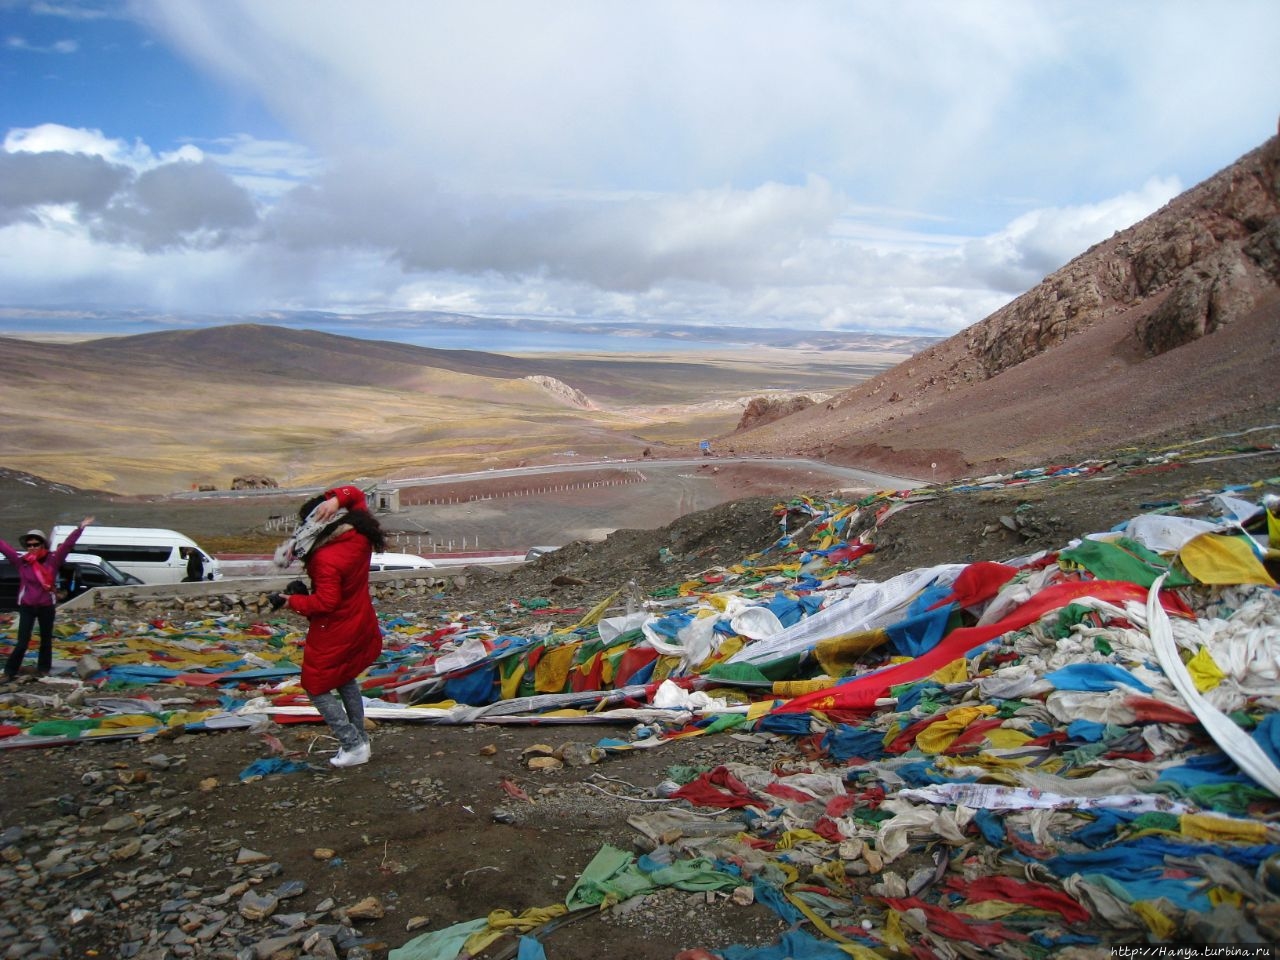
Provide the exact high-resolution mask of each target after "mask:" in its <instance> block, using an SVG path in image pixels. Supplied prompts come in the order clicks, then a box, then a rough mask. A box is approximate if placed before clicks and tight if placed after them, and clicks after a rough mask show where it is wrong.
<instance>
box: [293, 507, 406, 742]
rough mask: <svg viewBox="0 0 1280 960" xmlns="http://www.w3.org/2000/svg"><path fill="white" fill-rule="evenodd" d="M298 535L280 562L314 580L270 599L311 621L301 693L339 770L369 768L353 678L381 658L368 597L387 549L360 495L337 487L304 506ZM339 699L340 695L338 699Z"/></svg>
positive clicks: (361, 712)
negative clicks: (323, 728)
mask: <svg viewBox="0 0 1280 960" xmlns="http://www.w3.org/2000/svg"><path fill="white" fill-rule="evenodd" d="M298 517H299V519H300V520H301V521H302V523H301V525H300V526H299V527H298V530H297V532H296V533H295V534H294V535H293V537H292V539H290V540H289V542H288V543H287V544H285V546H284V547H282V548H281V551H280V555H279V557H278V558H277V559H278V560H284V561H285V562H286V563H287V562H291V561H292V560H294V559H299V560H301V561H302V562H303V564H304V565H305V567H306V570H307V576H308V577H309V578H310V579H311V590H310V592H309V593H308V592H306V589H307V588H306V584H304V583H302V581H294V583H292V584H290V585H289V587H290V589H288V590H286V592H285V593H282V594H281V593H277V594H272V595H271V598H270V599H271V605H272V607H274V608H276V609H279V608H280V607H281V606H284V605H286V604H287V605H288V607H289V609H290V610H292V611H294V612H295V613H299V614H301V615H302V616H304V617H306V618H307V619H308V620H309V621H310V626H309V627H308V628H307V639H306V643H305V646H304V648H303V653H302V689H304V690H305V691H307V696H309V697H310V698H311V702H312V703H313V704H314V705H315V708H316V710H318V711H319V712H320V716H322V717H323V718H324V721H325V723H327V724H328V725H329V729H330V730H332V731H333V734H334V736H336V737H337V738H338V744H339V746H340V749H339V750H338V753H337V755H336V756H334V757H331V758H330V760H329V762H330V763H331V764H333V765H334V766H335V767H354V766H357V765H358V764H361V763H367V762H368V760H369V757H370V754H371V749H370V744H369V737H368V736H367V735H366V734H365V731H364V700H363V698H362V696H361V694H360V685H359V684H358V683H357V682H356V677H358V676H359V675H360V674H362V673H363V672H364V671H365V670H367V669H368V668H369V666H370V665H371V664H372V663H373V662H374V661H375V660H377V659H378V655H379V654H380V653H382V630H381V628H380V627H379V625H378V615H377V613H376V612H375V611H374V609H373V601H372V600H371V599H370V597H369V558H370V556H371V555H372V554H373V553H374V551H382V550H384V549H386V542H385V539H384V536H383V533H382V527H381V525H380V524H379V523H378V521H377V518H375V517H374V516H373V514H371V513H369V511H368V508H367V507H366V504H365V499H364V494H363V493H361V491H360V490H359V488H357V487H337V488H335V489H334V490H330V491H327V492H326V493H325V494H323V495H322V496H319V497H315V498H313V499H312V500H309V501H307V502H306V503H304V504H303V505H302V509H301V510H299V512H298ZM335 691H336V693H335Z"/></svg>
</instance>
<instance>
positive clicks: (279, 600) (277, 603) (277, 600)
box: [267, 593, 288, 610]
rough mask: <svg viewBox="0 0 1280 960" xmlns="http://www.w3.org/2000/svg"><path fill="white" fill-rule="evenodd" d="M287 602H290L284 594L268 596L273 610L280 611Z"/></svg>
mask: <svg viewBox="0 0 1280 960" xmlns="http://www.w3.org/2000/svg"><path fill="white" fill-rule="evenodd" d="M287 600H288V597H286V596H285V595H284V594H283V593H268V594H267V603H269V604H271V609H272V610H279V609H280V608H281V607H283V606H284V605H285V602H286V601H287Z"/></svg>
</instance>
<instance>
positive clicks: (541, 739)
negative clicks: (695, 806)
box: [0, 418, 1280, 960]
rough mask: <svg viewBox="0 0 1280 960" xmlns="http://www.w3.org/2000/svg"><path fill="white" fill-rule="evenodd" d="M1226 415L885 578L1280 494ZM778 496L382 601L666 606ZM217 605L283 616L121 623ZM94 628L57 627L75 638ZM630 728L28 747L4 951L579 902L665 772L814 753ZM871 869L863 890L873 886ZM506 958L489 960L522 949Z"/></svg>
mask: <svg viewBox="0 0 1280 960" xmlns="http://www.w3.org/2000/svg"><path fill="white" fill-rule="evenodd" d="M1215 426H1216V428H1217V429H1218V430H1219V431H1220V432H1219V433H1218V434H1216V435H1206V436H1188V435H1168V436H1166V437H1164V438H1163V442H1162V444H1161V445H1160V447H1159V449H1146V450H1143V451H1129V452H1126V451H1115V452H1114V455H1113V456H1112V457H1111V458H1109V459H1108V460H1107V461H1106V463H1107V465H1108V466H1107V469H1106V470H1104V471H1102V472H1101V473H1099V474H1096V475H1092V476H1091V477H1089V478H1080V477H1076V478H1064V479H1062V480H1060V481H1054V482H1049V483H1040V484H1035V485H1030V486H1020V485H1014V486H1008V487H1004V488H1002V489H990V490H977V489H964V488H959V489H955V490H939V491H937V492H936V495H935V496H933V497H932V498H930V499H928V500H925V501H922V502H920V503H919V504H917V505H916V506H915V507H913V508H912V509H909V510H905V511H903V512H901V513H898V514H895V515H894V516H893V517H891V518H890V519H889V520H887V521H886V522H885V523H884V524H883V525H882V526H881V527H880V529H879V531H878V533H877V537H876V541H877V547H876V551H875V554H874V555H873V556H874V559H873V560H872V561H871V562H870V563H869V565H868V566H867V567H866V573H867V574H868V575H871V576H874V577H876V578H879V579H886V578H888V577H891V576H893V575H894V574H896V573H899V572H901V571H904V570H910V569H913V568H915V567H918V566H924V565H930V564H933V563H936V562H972V561H975V560H984V559H994V560H1000V559H1005V558H1008V557H1010V556H1013V555H1024V554H1026V553H1027V552H1029V551H1032V550H1035V549H1038V548H1056V547H1059V546H1061V545H1063V544H1064V543H1066V542H1067V541H1069V540H1070V539H1071V538H1072V537H1074V536H1076V535H1079V534H1082V533H1086V532H1090V531H1097V530H1105V529H1109V528H1110V527H1111V526H1113V525H1114V524H1115V523H1117V522H1119V521H1121V520H1124V519H1127V518H1128V517H1130V516H1132V515H1135V514H1136V513H1139V512H1142V511H1143V510H1144V509H1150V508H1151V506H1152V505H1153V504H1167V503H1176V502H1180V501H1187V502H1192V501H1194V500H1196V498H1197V497H1198V496H1199V495H1202V494H1204V493H1205V492H1207V491H1215V490H1221V489H1226V488H1230V487H1233V486H1239V485H1242V484H1244V485H1249V486H1250V489H1251V490H1252V491H1253V492H1254V493H1256V494H1261V493H1264V492H1266V491H1267V490H1272V491H1277V490H1280V475H1278V474H1277V470H1278V469H1280V468H1278V467H1277V461H1276V456H1277V450H1280V426H1276V425H1275V424H1274V423H1272V424H1271V425H1264V424H1257V423H1253V422H1251V421H1249V420H1248V419H1238V418H1237V419H1226V420H1221V421H1219V422H1218V423H1216V424H1215ZM1162 451H1163V452H1162ZM1170 453H1173V454H1174V455H1173V456H1172V457H1171V456H1170ZM744 469H746V468H744ZM1267 478H1270V479H1267ZM813 492H814V493H818V491H813ZM778 503H779V500H778V498H776V497H761V498H756V499H746V500H740V501H735V502H730V503H726V504H723V505H722V506H719V507H716V508H714V509H712V510H708V511H702V512H698V513H695V514H691V515H689V516H687V517H684V518H681V519H680V520H679V521H677V522H676V523H674V524H671V525H670V526H667V527H662V528H657V529H650V530H640V529H623V530H619V531H617V532H615V533H614V534H612V535H610V536H609V537H607V538H606V539H605V540H604V541H603V542H600V543H595V544H588V543H579V544H571V545H570V546H568V547H566V548H564V549H562V550H560V551H557V552H555V553H553V554H550V555H548V556H546V557H544V558H542V559H541V560H539V561H537V562H535V563H532V564H529V565H526V566H524V567H522V568H520V569H519V570H518V571H515V572H513V573H510V574H501V573H497V572H493V571H489V570H486V569H484V568H479V567H472V568H468V569H465V570H462V571H456V572H453V573H451V574H449V575H447V576H445V577H443V578H442V579H441V580H440V581H439V587H438V589H437V590H435V591H428V592H426V593H425V594H424V593H423V592H421V591H409V590H405V591H400V592H398V593H397V592H394V591H392V592H390V593H383V594H381V599H380V600H379V603H380V608H381V611H382V613H383V614H384V616H385V617H387V618H389V619H391V620H407V621H409V622H412V623H417V624H419V629H422V630H429V629H431V627H432V626H433V625H439V624H443V623H446V622H448V621H450V620H456V619H457V618H459V617H462V618H464V619H468V620H474V621H476V622H480V621H484V622H488V623H492V624H493V625H494V627H495V629H497V630H499V631H500V632H503V633H529V632H534V633H537V632H541V631H546V630H548V629H554V628H555V627H557V626H565V625H569V624H571V623H573V622H574V621H576V620H577V619H578V618H579V617H581V615H582V613H583V612H584V611H585V610H586V609H589V607H590V606H592V605H593V604H595V603H597V602H599V601H600V599H601V598H603V597H606V596H608V595H610V594H612V593H614V592H615V591H618V590H620V589H622V590H623V591H624V592H623V594H622V596H630V597H637V596H640V595H647V594H650V593H652V592H654V591H660V590H661V589H662V588H663V587H665V586H669V585H671V584H674V583H678V582H680V581H682V580H685V579H688V578H690V577H693V576H695V575H697V574H699V573H701V572H704V571H707V570H709V569H710V570H714V569H716V568H719V567H722V566H725V565H731V564H733V563H734V562H736V561H737V560H739V559H741V558H742V557H745V556H747V555H750V554H752V553H755V552H757V551H759V550H762V549H764V548H765V547H767V546H769V545H770V544H771V543H773V542H774V541H775V540H776V539H777V537H778V536H779V533H780V530H781V527H780V518H779V515H778V513H777V512H776V511H775V509H774V507H775V506H776V505H777V504H778ZM631 582H634V584H635V587H634V589H632V591H631V592H630V593H627V592H626V591H627V585H628V584H629V583H631ZM535 598H536V599H538V600H539V601H540V603H530V602H528V601H531V600H533V599H535ZM616 603H618V604H622V603H623V601H622V600H621V599H619V600H617V601H616ZM97 615H98V616H101V615H102V614H101V613H99V614H97ZM210 615H217V616H219V617H220V621H219V622H220V623H221V624H222V626H221V629H227V630H230V631H231V632H232V633H234V632H235V631H236V630H239V629H249V628H250V627H251V625H252V623H253V622H254V621H255V620H256V619H258V618H259V617H260V616H265V615H266V614H265V611H262V612H259V613H254V612H253V611H252V610H249V611H242V613H241V614H239V615H235V614H232V615H230V618H229V617H228V614H227V612H226V611H225V610H221V609H220V610H216V611H214V610H204V611H201V610H195V611H192V610H191V609H189V608H183V607H176V606H175V607H168V608H166V607H165V606H164V605H163V604H162V603H161V604H159V605H155V604H152V605H150V606H145V607H140V608H137V609H133V610H122V609H116V610H113V611H111V612H110V613H109V614H108V616H109V617H110V619H111V621H112V622H113V623H114V624H115V625H116V627H117V628H119V629H124V630H126V631H128V630H138V631H140V632H141V633H145V632H146V631H147V630H148V629H150V628H149V627H148V626H147V625H148V624H153V625H154V624H160V625H163V624H174V625H176V626H177V627H178V628H179V630H181V624H182V623H184V622H186V619H188V618H190V617H192V616H195V617H196V618H197V620H198V619H199V618H201V617H206V616H210ZM83 616H87V615H81V614H76V615H72V614H70V612H67V613H65V614H64V615H63V618H62V619H63V622H64V625H65V626H66V627H67V628H68V629H72V630H74V629H76V628H77V627H78V625H79V622H80V620H79V618H81V617H83ZM112 693H114V695H116V696H121V697H125V696H139V695H147V696H150V697H154V698H156V699H158V700H162V701H163V702H165V703H166V704H168V705H169V707H170V708H171V709H185V708H189V707H193V706H197V705H198V704H199V703H200V702H202V700H203V699H204V698H205V696H207V695H205V694H202V693H200V692H199V691H193V690H192V689H190V688H183V687H164V686H156V685H151V686H149V687H146V688H135V689H131V690H118V691H113V692H112ZM84 695H85V690H84V688H82V687H80V685H79V684H78V682H77V681H76V680H75V679H74V676H72V677H70V678H67V679H52V680H49V681H45V682H44V683H39V684H23V685H20V686H19V687H18V688H17V690H15V691H11V692H10V693H9V694H7V695H4V694H0V697H3V698H4V700H5V702H6V703H7V704H8V706H7V709H9V710H14V709H15V708H17V709H21V704H22V702H23V701H22V698H24V697H41V698H45V699H46V700H49V699H52V700H54V701H56V700H59V699H65V700H66V701H67V702H68V703H69V704H72V703H74V702H76V698H77V697H79V698H83V697H84ZM97 695H99V696H100V695H101V693H99V694H97ZM634 735H635V733H634V731H630V730H629V729H628V727H626V726H623V727H617V726H611V725H608V724H594V725H590V724H589V725H582V724H573V725H566V726H556V725H533V726H519V725H502V724H496V725H475V726H463V727H456V726H433V725H429V724H428V725H422V724H412V723H409V724H401V723H395V722H381V723H378V724H377V725H376V729H375V730H374V733H373V736H374V743H375V751H376V752H375V757H374V760H373V762H371V763H370V764H369V765H368V766H366V767H361V768H357V769H355V770H351V771H346V772H343V773H341V774H339V773H337V772H335V771H332V770H329V769H328V768H327V766H326V765H325V764H324V762H323V757H324V755H326V754H327V753H328V749H327V747H326V743H325V741H324V738H323V729H322V728H317V727H315V726H313V725H309V724H306V725H301V726H295V725H278V724H274V723H268V724H265V725H263V726H260V727H256V728H250V729H233V730H228V731H225V732H217V731H207V732H195V733H182V732H178V733H176V734H173V735H166V736H160V737H156V736H153V735H148V736H144V737H142V738H138V739H133V738H128V737H125V738H123V739H119V740H110V739H108V740H105V741H102V742H95V743H83V744H78V745H71V746H64V747H51V748H46V749H40V750H25V751H10V752H8V753H6V754H4V755H3V756H2V757H0V806H2V808H3V810H4V813H3V815H2V817H0V858H2V862H0V894H2V895H3V896H2V902H3V906H0V917H2V918H3V920H0V949H3V950H4V951H5V952H4V954H3V955H4V956H6V957H13V958H15V960H16V958H19V957H59V958H62V957H66V958H71V957H81V956H95V955H96V956H119V957H125V958H129V957H139V958H144V960H169V958H179V957H195V958H220V960H250V958H276V960H287V958H296V957H342V958H345V960H360V958H364V957H374V958H381V957H385V956H387V954H388V952H389V951H391V950H392V949H394V948H396V947H398V946H399V945H401V944H405V943H408V942H409V941H411V940H412V939H413V938H415V937H417V936H420V935H421V934H422V932H423V931H426V930H433V929H443V928H445V927H447V926H449V925H451V924H454V923H460V922H463V921H466V920H469V919H471V918H473V917H475V916H480V915H484V914H487V913H488V912H490V911H493V910H509V911H511V912H512V913H514V914H519V913H520V912H521V911H523V910H526V909H532V908H537V907H541V906H544V905H546V904H551V903H556V902H558V901H560V900H563V899H564V898H565V896H566V894H567V892H568V890H569V889H570V887H572V885H573V884H574V882H575V880H576V878H577V877H578V876H579V874H580V873H581V872H582V871H583V870H584V869H586V867H587V866H588V864H589V863H590V862H591V861H592V858H593V857H594V856H595V855H596V853H597V852H598V851H599V850H601V849H602V847H603V846H605V845H609V846H613V847H617V848H620V849H624V850H637V849H639V850H644V849H647V848H648V847H647V846H646V845H652V842H653V841H652V838H651V837H650V838H648V839H646V834H645V833H644V831H643V830H641V829H639V828H638V827H637V826H636V825H635V824H636V823H639V822H642V821H636V820H635V818H636V817H641V818H643V817H644V816H646V815H648V814H651V813H653V812H654V810H655V809H657V807H655V804H657V805H659V806H663V807H665V806H666V804H665V802H664V801H663V800H662V797H663V790H664V787H663V784H664V783H665V782H668V781H669V780H670V777H671V776H672V772H673V771H675V770H677V769H685V770H688V769H711V768H714V767H717V766H720V765H723V764H726V763H727V764H738V765H741V766H742V768H744V769H745V768H748V767H750V768H754V767H759V766H763V767H765V768H770V769H775V770H782V769H788V768H792V767H795V766H796V765H802V764H804V763H805V762H806V760H805V755H804V744H803V742H802V741H801V740H799V739H796V738H792V737H787V736H780V735H775V734H734V733H728V732H727V733H722V734H717V735H714V736H709V737H695V738H692V739H689V740H672V741H669V742H667V743H666V744H665V745H664V746H662V747H660V748H657V749H650V750H635V751H631V752H627V753H621V754H615V755H612V756H609V757H605V756H603V755H602V754H600V753H599V752H598V751H595V752H593V749H592V747H593V744H594V743H595V742H596V741H597V740H599V739H600V738H604V737H613V738H617V737H622V738H624V739H626V738H628V737H630V736H634ZM548 756H550V757H552V758H554V760H548V762H547V763H546V764H542V763H540V762H538V758H542V757H548ZM255 764H256V765H257V767H256V769H257V770H259V772H258V773H256V774H255V773H254V770H255ZM272 765H275V766H274V767H273V766H272ZM281 765H283V766H281ZM290 770H293V771H294V772H289V771H290ZM667 789H669V788H667ZM915 862H917V861H909V862H906V863H904V864H902V865H899V866H897V867H896V868H895V869H898V870H903V871H905V870H908V868H910V866H911V863H915ZM957 869H958V867H957ZM904 875H905V874H904ZM874 880H876V878H875V877H874V876H872V877H869V878H864V880H861V881H858V883H859V889H861V890H863V891H864V894H867V893H868V891H869V885H870V884H871V883H872V882H873V881H874ZM869 902H872V901H869ZM882 921H883V916H882V914H881V913H879V912H872V913H869V914H868V922H874V923H875V924H877V925H878V924H879V923H881V922H882ZM785 929H786V924H784V923H783V922H782V921H781V920H779V918H778V917H777V915H776V914H774V913H773V912H771V911H770V910H769V909H767V908H766V907H765V906H763V905H762V904H760V903H757V902H753V901H752V900H751V898H750V897H749V896H742V897H738V896H732V897H731V896H729V895H728V894H717V895H712V894H704V893H696V892H681V891H679V890H674V889H667V890H663V891H660V892H657V893H654V894H651V895H649V896H647V897H644V898H638V899H637V900H635V901H628V902H627V903H625V904H623V905H622V906H620V907H619V908H617V909H613V910H606V911H604V912H599V911H590V912H588V913H586V914H581V915H573V916H571V917H570V918H569V919H568V920H566V921H565V922H564V923H563V925H560V924H557V925H556V926H555V927H554V928H552V929H548V930H545V931H544V932H543V934H542V939H543V941H544V943H545V946H546V949H547V956H549V957H554V958H557V960H599V958H602V957H628V958H632V960H669V958H673V957H676V956H678V955H679V956H682V957H683V958H685V960H692V958H695V957H705V956H706V955H705V954H700V953H697V952H696V951H695V952H688V953H682V951H692V950H693V949H694V948H699V949H707V950H717V949H728V948H730V947H732V946H733V945H739V946H740V947H745V946H749V945H763V944H768V943H772V942H774V941H775V940H776V939H777V938H778V937H779V936H780V935H781V934H782V933H783V932H784V931H785ZM1076 929H1077V930H1078V931H1079V932H1081V933H1085V934H1088V935H1091V936H1094V937H1099V938H1101V941H1102V942H1103V943H1104V944H1110V945H1115V944H1117V943H1134V942H1138V943H1140V942H1143V941H1142V939H1141V936H1140V934H1139V933H1137V932H1135V931H1132V930H1127V931H1126V930H1120V929H1108V928H1107V927H1106V926H1105V925H1104V926H1099V925H1098V923H1097V922H1096V920H1095V921H1090V922H1086V923H1083V924H1078V925H1077V927H1076ZM1135 938H1137V939H1135ZM503 947H504V944H503V943H502V942H500V943H499V944H496V945H495V947H494V948H493V951H492V952H486V953H485V954H483V956H486V957H503V956H505V957H512V956H514V955H515V954H514V953H513V952H507V953H504V952H502V948H503ZM505 947H506V948H509V949H511V950H514V947H515V945H514V942H513V941H506V942H505ZM1081 949H1083V948H1081ZM1109 950H1110V947H1107V948H1105V949H1104V950H1103V952H1102V953H1097V952H1093V953H1090V952H1088V951H1085V952H1083V953H1079V954H1078V956H1082V957H1093V956H1097V957H1101V956H1104V955H1107V952H1108V951H1109ZM973 955H974V956H976V955H977V954H973Z"/></svg>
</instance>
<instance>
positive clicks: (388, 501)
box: [366, 483, 400, 513]
mask: <svg viewBox="0 0 1280 960" xmlns="http://www.w3.org/2000/svg"><path fill="white" fill-rule="evenodd" d="M366 496H368V497H369V502H370V503H371V504H372V505H373V512H374V513H399V512H400V488H399V487H393V486H391V485H390V484H386V483H379V484H376V485H375V486H374V488H373V494H372V496H369V494H368V493H366Z"/></svg>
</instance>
